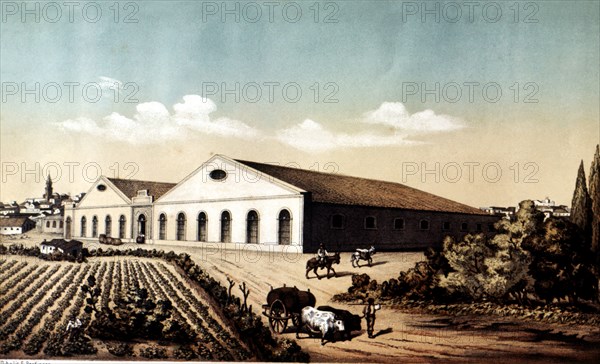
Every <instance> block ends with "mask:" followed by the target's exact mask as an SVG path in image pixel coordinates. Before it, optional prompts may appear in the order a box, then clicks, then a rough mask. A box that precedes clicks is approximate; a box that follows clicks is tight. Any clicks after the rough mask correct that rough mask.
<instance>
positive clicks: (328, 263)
mask: <svg viewBox="0 0 600 364" xmlns="http://www.w3.org/2000/svg"><path fill="white" fill-rule="evenodd" d="M334 264H340V253H339V252H336V253H335V254H333V255H328V256H327V257H325V263H323V264H319V259H318V258H310V259H309V260H308V262H306V279H308V272H310V271H311V270H312V271H313V272H315V275H316V276H317V278H319V279H321V278H323V277H321V276H320V275H319V273H317V270H318V269H325V268H327V279H329V271H333V276H334V277H336V276H337V275H336V273H335V269H333V267H332V265H334Z"/></svg>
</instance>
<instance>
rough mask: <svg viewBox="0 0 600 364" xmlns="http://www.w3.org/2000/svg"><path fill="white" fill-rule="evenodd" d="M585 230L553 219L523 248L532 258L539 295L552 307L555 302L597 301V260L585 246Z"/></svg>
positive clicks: (565, 221)
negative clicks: (594, 261)
mask: <svg viewBox="0 0 600 364" xmlns="http://www.w3.org/2000/svg"><path fill="white" fill-rule="evenodd" d="M582 239H583V236H582V232H581V229H579V227H578V226H577V225H575V224H574V223H572V222H570V221H567V220H564V219H558V218H549V219H548V220H546V222H545V223H544V226H543V229H542V231H541V232H540V234H536V235H532V236H529V237H528V238H527V239H525V241H524V242H523V247H524V248H525V249H527V250H528V251H529V252H530V253H531V256H532V262H531V266H530V271H531V275H532V277H533V279H534V280H535V283H534V290H535V293H536V295H537V296H538V297H539V298H541V299H543V300H545V301H546V302H547V303H551V302H552V301H553V300H554V299H557V300H560V299H564V298H568V299H569V301H570V302H576V301H577V299H578V298H583V299H588V300H591V299H596V297H597V295H598V281H597V279H596V278H595V276H594V272H593V264H592V262H593V256H592V255H591V254H590V250H589V247H587V246H586V245H585V244H581V241H582Z"/></svg>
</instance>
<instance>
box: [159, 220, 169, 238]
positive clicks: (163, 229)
mask: <svg viewBox="0 0 600 364" xmlns="http://www.w3.org/2000/svg"><path fill="white" fill-rule="evenodd" d="M166 238H167V216H166V215H165V214H160V216H159V217H158V240H165V239H166Z"/></svg>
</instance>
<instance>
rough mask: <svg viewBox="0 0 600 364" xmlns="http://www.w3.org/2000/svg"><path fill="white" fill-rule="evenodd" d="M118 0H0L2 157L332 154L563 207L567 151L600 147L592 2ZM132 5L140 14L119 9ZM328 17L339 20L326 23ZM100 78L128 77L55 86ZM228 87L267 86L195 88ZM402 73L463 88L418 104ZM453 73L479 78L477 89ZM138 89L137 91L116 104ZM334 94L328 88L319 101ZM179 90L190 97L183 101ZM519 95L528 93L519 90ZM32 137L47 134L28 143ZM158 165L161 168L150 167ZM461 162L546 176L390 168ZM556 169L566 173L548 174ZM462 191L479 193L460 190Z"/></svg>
mask: <svg viewBox="0 0 600 364" xmlns="http://www.w3.org/2000/svg"><path fill="white" fill-rule="evenodd" d="M113 3H114V2H102V1H100V2H97V4H99V6H100V8H101V9H102V16H101V17H100V18H99V20H98V21H97V22H95V23H92V22H89V21H86V20H85V18H84V17H83V16H82V13H81V8H82V7H83V6H84V5H85V4H86V3H85V2H82V3H80V6H79V7H78V8H77V9H76V10H75V12H74V20H73V22H72V23H71V22H69V20H68V17H67V9H66V8H64V7H63V8H62V9H61V11H62V12H63V14H62V17H61V19H60V20H59V21H57V22H55V23H51V22H48V21H46V20H47V19H45V17H44V15H46V18H48V17H49V18H52V16H54V13H53V9H52V8H47V11H48V13H46V14H44V6H46V5H47V4H48V3H46V2H39V3H38V4H39V6H40V13H41V21H40V22H39V23H36V22H35V21H34V20H33V18H34V16H33V15H26V16H25V21H23V18H22V16H21V15H22V14H21V13H22V11H23V9H22V8H20V7H21V2H17V3H15V4H17V5H18V7H19V9H16V10H15V8H14V7H12V5H9V6H8V7H7V5H6V2H3V5H2V11H3V14H2V16H3V18H2V23H1V34H0V36H1V40H2V42H1V45H0V51H1V70H0V71H1V72H0V74H1V78H2V82H3V100H2V101H3V102H2V105H1V106H2V115H1V122H2V125H1V128H2V137H1V142H2V145H1V151H2V161H3V162H4V161H9V162H18V163H21V162H23V161H24V162H26V163H30V164H31V163H35V162H36V161H40V162H41V163H42V164H44V163H48V162H49V161H56V162H59V163H62V161H65V160H78V161H79V160H80V161H81V162H82V163H84V162H89V161H97V162H98V163H99V164H100V165H102V166H108V165H112V163H113V162H115V161H119V162H122V163H124V162H125V161H134V162H136V163H139V165H140V172H139V175H138V176H136V177H139V178H149V179H157V180H160V179H164V180H170V181H173V180H177V179H178V178H182V177H184V176H185V175H186V174H187V173H189V172H191V171H192V170H193V169H194V168H195V167H196V166H197V165H198V164H199V163H201V162H202V161H203V160H205V159H207V156H208V155H210V153H223V154H227V155H231V156H232V157H238V158H246V159H254V160H259V161H279V162H282V163H285V162H290V161H293V162H296V163H298V164H299V165H301V166H304V167H308V165H312V164H313V163H314V162H320V163H321V164H323V163H325V162H327V161H334V162H336V163H338V164H339V165H340V172H343V173H346V174H353V175H365V176H371V177H376V178H384V179H388V180H395V181H398V182H405V183H408V184H411V185H413V186H414V187H417V188H423V189H426V190H429V191H432V192H435V193H439V194H442V195H444V196H447V197H451V198H454V199H457V200H459V201H463V202H467V203H471V204H474V205H486V204H492V203H516V202H518V200H519V199H522V198H526V197H531V198H543V197H545V195H544V196H541V195H540V196H538V195H537V194H548V195H550V196H551V197H554V196H556V197H555V198H556V199H557V200H560V202H563V203H570V193H571V191H572V186H571V184H574V179H575V172H576V168H577V164H578V162H579V160H580V159H584V160H585V161H586V164H588V162H589V159H590V158H591V154H592V153H593V150H594V146H595V144H596V143H598V136H599V128H598V122H599V121H598V117H599V115H598V113H599V101H598V95H599V73H598V72H599V71H598V70H599V53H600V48H599V46H600V40H599V37H600V35H599V34H600V29H599V24H600V21H599V17H600V5H599V3H598V1H569V2H563V1H537V2H513V1H510V2H504V1H499V2H485V1H484V2H475V3H476V6H475V8H473V9H472V10H473V22H470V21H469V19H468V15H467V11H468V10H469V8H468V6H467V4H466V3H465V2H461V1H458V2H443V1H441V2H436V1H433V2H419V1H417V2H401V1H336V2H331V1H329V2H327V1H324V2H315V1H298V2H274V4H275V7H274V13H273V15H274V17H273V21H270V19H269V16H268V7H267V6H266V5H265V2H260V1H259V2H235V1H234V2H227V5H225V6H229V7H230V8H234V7H235V6H236V4H237V6H238V7H239V9H240V12H241V13H240V21H239V22H236V21H235V18H234V16H233V15H231V14H230V15H227V17H226V18H225V21H222V18H221V17H220V15H221V14H222V12H223V10H224V9H223V8H222V6H223V5H222V4H224V3H222V2H220V1H219V2H179V1H138V2H130V3H131V4H130V3H128V2H117V4H118V6H119V14H118V22H115V21H114V20H115V18H114V17H115V12H114V9H113V8H111V7H110V6H111V5H112V4H113ZM290 3H292V5H293V6H292V5H289V4H290ZM11 4H12V3H11ZM34 4H35V3H33V2H32V3H29V6H31V8H33V9H35V5H34ZM248 4H250V5H248ZM215 6H216V14H212V12H213V11H215ZM256 6H258V7H259V8H260V9H261V11H262V16H261V17H260V19H258V20H257V21H256V22H249V21H247V19H245V18H244V13H243V11H244V10H243V9H248V11H249V12H248V13H246V15H248V17H250V18H252V17H253V16H255V14H256V13H254V12H253V10H255V9H256V8H255V7H256ZM413 6H417V8H416V9H415V8H414V7H413ZM284 7H286V9H288V10H289V11H288V13H287V14H291V15H290V16H291V17H293V16H294V15H295V11H294V10H295V9H297V8H299V9H301V11H302V15H301V16H300V17H299V21H297V22H291V21H289V19H286V18H285V15H284V14H283V13H282V11H283V8H284ZM436 7H437V8H436ZM317 8H318V9H319V14H318V17H317V20H318V21H317V22H315V15H316V14H315V9H317ZM457 8H458V9H460V11H461V12H462V14H461V16H460V17H458V18H459V20H458V21H457V22H455V23H453V22H451V21H449V20H448V19H450V20H452V19H454V18H456V17H457V13H456V12H455V11H456V9H457ZM498 8H499V9H500V10H501V11H502V13H501V14H499V13H497V12H496V10H497V9H498ZM424 9H434V10H435V9H439V12H438V16H439V20H440V21H439V22H436V21H435V18H434V15H431V14H429V15H427V16H426V17H425V18H424V19H423V18H422V17H421V16H422V13H423V10H424ZM483 9H486V12H484V10H483ZM92 10H93V9H92ZM517 10H518V12H517ZM132 11H134V14H133V16H132V18H131V19H133V20H137V23H125V22H124V20H125V16H126V15H127V14H131V12H132ZM15 12H16V13H15ZM207 12H211V14H208V13H207ZM411 12H416V14H409V13H411ZM13 13H15V14H13ZM89 14H92V15H94V14H93V12H91V11H90V13H88V15H89ZM517 14H518V15H517ZM327 15H331V18H330V19H329V20H335V21H336V22H333V23H328V22H325V18H326V16H327ZM528 16H529V17H528ZM203 17H204V18H203ZM486 17H487V18H486ZM531 21H535V22H531ZM103 80H104V81H103ZM111 80H115V82H117V81H116V80H118V81H119V82H120V83H121V85H128V86H130V87H127V88H125V89H121V90H120V91H119V96H120V99H119V102H114V99H112V98H111V94H110V93H109V90H108V89H103V90H104V94H105V97H103V98H101V99H100V100H99V101H98V102H89V100H85V99H83V98H82V97H81V95H77V96H76V97H75V98H74V102H69V100H68V99H67V97H66V95H64V92H65V91H66V88H65V86H64V83H65V82H78V83H80V84H81V85H83V84H86V83H101V82H112V81H111ZM36 82H39V83H40V87H42V88H43V87H44V86H45V85H48V84H49V83H51V82H56V83H57V84H59V85H60V87H61V91H62V92H63V95H62V97H60V98H59V100H58V101H57V102H55V103H53V102H47V100H45V99H44V97H42V99H41V100H40V102H35V101H34V100H33V97H31V96H29V98H28V99H26V102H23V101H22V100H21V97H19V96H20V95H21V92H22V90H18V92H17V93H16V94H15V95H13V94H12V93H7V89H6V87H12V85H18V86H19V87H20V86H21V85H23V83H25V84H26V85H28V87H33V86H32V85H33V84H35V83H36ZM236 83H239V84H240V88H242V87H245V86H246V87H248V90H253V88H252V87H254V85H259V86H260V88H261V91H262V97H261V98H260V99H259V100H258V102H248V100H245V99H244V98H243V97H242V98H241V100H240V101H239V102H235V101H234V100H233V97H232V96H231V95H229V96H228V97H227V99H226V100H225V102H223V100H221V96H222V95H221V93H220V92H217V93H212V94H210V95H205V94H203V91H207V90H206V87H208V86H211V85H213V86H214V85H219V86H222V85H223V84H225V86H226V87H228V88H233V87H234V86H235V84H236ZM270 83H277V84H278V85H279V86H276V87H275V93H274V100H273V102H269V101H268V97H267V95H266V92H267V91H268V88H267V87H266V86H265V85H266V84H270ZM292 83H293V84H294V85H297V87H299V88H300V90H301V91H302V97H301V98H300V100H299V101H298V102H290V101H288V100H286V99H285V98H284V97H283V96H282V94H281V87H282V86H283V85H286V84H292ZM409 83H410V84H412V85H418V86H419V87H421V86H422V85H425V87H427V88H434V87H435V84H436V83H439V84H440V86H439V87H440V88H443V87H444V86H447V87H448V90H450V91H452V90H455V89H456V88H453V87H451V85H459V86H460V89H461V92H462V97H460V99H459V100H458V101H457V102H449V101H448V100H446V99H444V97H443V96H444V95H442V97H441V99H440V100H439V101H437V102H436V100H434V97H433V96H432V95H429V96H427V95H426V96H427V97H426V100H425V102H423V100H422V93H421V92H420V90H419V92H417V93H416V94H415V95H407V94H406V91H407V90H406V87H408V86H407V85H408V84H409ZM465 83H476V84H478V85H479V86H477V87H476V88H475V93H474V100H473V102H469V100H468V96H467V88H466V86H465ZM486 84H493V85H495V86H494V87H493V88H491V90H492V91H494V90H495V89H497V88H499V89H500V90H501V91H502V97H501V98H500V100H499V101H498V102H490V101H488V100H486V99H485V98H483V97H482V89H481V88H482V86H483V85H486ZM207 85H208V86H207ZM326 85H327V86H328V87H327V88H326V87H325V86H326ZM315 87H317V88H318V89H319V95H318V102H315V98H314V97H315ZM133 90H136V91H137V92H136V93H135V96H134V97H133V98H134V99H137V100H138V102H124V101H123V100H122V97H123V96H126V95H128V94H129V93H130V92H131V91H133ZM292 90H293V89H292ZM516 90H518V91H519V94H518V97H517V100H515V96H516V95H515V92H516ZM450 91H449V92H450ZM330 92H334V95H333V96H332V98H333V99H336V100H337V102H334V103H324V102H323V99H324V97H325V96H326V95H328V94H329V93H330ZM530 93H534V94H533V96H531V95H530ZM186 95H190V96H192V95H197V96H198V97H199V98H194V97H189V98H187V101H186V100H184V96H186ZM251 95H254V94H251ZM527 95H530V96H531V98H532V99H534V100H537V102H536V103H525V102H523V101H524V98H525V97H526V96H527ZM226 96H227V95H226ZM202 97H205V98H207V99H209V100H202V99H201V98H202ZM199 100H200V101H199ZM515 101H516V102H515ZM176 104H179V105H180V107H175V105H176ZM161 106H162V107H161ZM176 109H179V112H178V111H177V110H176ZM426 110H430V111H431V112H430V113H422V112H425V111H426ZM136 115H137V116H136ZM368 115H371V116H373V115H376V116H375V117H371V118H370V117H369V116H368ZM144 126H145V127H146V129H145V130H143V131H141V132H140V131H139V130H140V129H141V128H140V127H144ZM150 130H151V132H150ZM151 134H154V136H152V135H151ZM42 135H43V137H42ZM27 141H39V142H40V143H43V145H44V146H45V147H46V148H45V149H44V152H43V153H41V152H40V151H39V150H37V151H36V150H32V149H31V148H27V147H25V145H27ZM76 150H77V151H82V152H81V153H79V152H74V151H76ZM116 150H119V151H120V152H117V151H116ZM182 156H186V157H185V158H182ZM191 156H194V157H191ZM374 160H375V162H372V161H374ZM154 161H159V162H160V163H162V164H163V165H164V168H163V169H162V171H159V170H157V169H156V168H152V167H153V166H154ZM173 161H176V163H173ZM472 161H480V162H481V163H482V164H485V163H490V162H494V163H498V164H499V165H501V166H502V168H503V172H504V173H505V175H508V174H510V173H511V171H510V170H509V169H508V168H509V166H512V165H513V164H514V163H516V162H519V163H527V162H533V163H537V164H538V165H539V166H540V172H539V177H540V178H541V180H540V181H539V182H538V183H536V184H534V185H532V184H523V183H516V184H514V183H513V184H511V181H510V179H506V180H501V181H499V182H497V183H496V182H494V183H493V184H491V183H490V182H489V180H483V179H481V181H475V182H473V183H471V182H468V181H466V182H465V181H461V183H458V184H457V183H447V182H446V183H444V182H445V181H444V179H443V178H442V181H441V182H435V181H431V180H427V179H426V180H425V181H423V180H422V179H420V178H419V179H413V180H411V179H408V180H407V179H405V178H404V176H400V175H399V174H398V172H397V170H396V168H392V167H390V166H394V165H396V166H397V165H398V164H399V163H400V164H401V163H404V162H406V163H418V164H419V165H420V164H421V163H426V164H429V165H432V164H434V163H436V162H440V163H442V165H444V164H445V163H446V164H447V163H451V162H457V163H459V164H462V163H465V162H467V163H469V162H472ZM365 165H373V166H374V168H373V169H374V170H373V171H370V170H369V171H367V170H365ZM557 170H560V171H564V173H562V172H561V174H562V175H564V176H562V175H561V177H560V178H558V180H557V178H555V177H554V176H555V175H556V171H557ZM401 179H404V180H401ZM14 182H15V181H12V183H11V180H10V178H8V179H7V181H6V182H4V181H3V184H2V191H0V199H2V200H7V199H9V198H10V196H13V195H14V196H21V197H23V196H24V195H27V194H31V193H29V192H28V191H30V190H34V189H35V188H37V187H36V186H37V184H35V183H32V184H31V185H30V184H27V183H22V182H21V180H19V183H14ZM63 182H64V183H65V184H64V185H63V188H64V189H65V190H71V189H73V192H75V191H77V189H78V188H80V189H84V187H85V183H84V182H85V181H81V180H80V181H75V184H74V185H73V186H72V185H69V184H67V183H66V181H64V180H63ZM59 185H60V183H59ZM469 188H473V189H474V190H475V191H476V192H474V193H465V190H468V189H469ZM492 195H493V196H494V197H493V198H492V197H491V196H492ZM534 195H535V196H534Z"/></svg>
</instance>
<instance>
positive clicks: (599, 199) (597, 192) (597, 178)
mask: <svg viewBox="0 0 600 364" xmlns="http://www.w3.org/2000/svg"><path fill="white" fill-rule="evenodd" d="M589 193H590V198H591V200H592V241H591V249H592V251H593V252H594V253H595V255H596V257H598V255H599V253H600V252H599V247H600V146H599V145H596V153H595V154H594V160H593V161H592V166H591V168H590V186H589Z"/></svg>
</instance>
